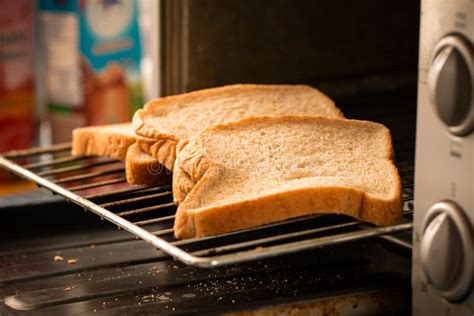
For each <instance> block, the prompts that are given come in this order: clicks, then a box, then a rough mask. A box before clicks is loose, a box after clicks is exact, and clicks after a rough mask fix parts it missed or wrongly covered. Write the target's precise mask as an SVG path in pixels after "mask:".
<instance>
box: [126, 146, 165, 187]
mask: <svg viewBox="0 0 474 316" xmlns="http://www.w3.org/2000/svg"><path fill="white" fill-rule="evenodd" d="M125 175H126V178H127V182H128V183H130V184H136V185H147V186H158V185H165V184H169V183H171V172H169V171H168V170H166V169H165V168H164V167H163V166H161V165H160V164H159V162H158V160H156V159H155V158H153V157H151V156H149V155H148V154H145V153H143V152H142V151H141V150H140V147H139V146H138V144H137V143H135V144H133V145H132V146H130V147H129V149H128V151H127V158H126V159H125Z"/></svg>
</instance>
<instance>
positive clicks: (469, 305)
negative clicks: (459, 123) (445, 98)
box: [412, 0, 474, 315]
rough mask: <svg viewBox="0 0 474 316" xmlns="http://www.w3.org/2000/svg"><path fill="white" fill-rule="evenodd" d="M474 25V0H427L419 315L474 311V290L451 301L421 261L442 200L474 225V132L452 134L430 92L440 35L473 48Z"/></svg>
mask: <svg viewBox="0 0 474 316" xmlns="http://www.w3.org/2000/svg"><path fill="white" fill-rule="evenodd" d="M460 20H464V23H463V22H462V21H460ZM473 23H474V2H473V1H469V0H468V1H463V0H456V1H442V0H423V1H422V6H421V24H420V49H419V72H418V109H417V135H416V162H415V201H414V208H415V216H414V231H413V268H412V287H413V314H414V315H472V314H473V313H474V294H473V291H472V288H471V290H470V292H468V294H467V295H466V296H464V297H463V298H462V299H461V300H460V301H457V302H455V303H452V302H449V301H448V300H446V299H444V298H443V297H441V296H440V295H439V293H437V292H436V291H435V290H434V288H433V287H432V286H431V285H430V284H429V282H428V280H427V278H426V276H425V273H424V271H423V268H422V266H421V262H420V243H421V240H422V238H423V227H422V226H423V223H424V220H425V217H426V213H427V211H428V209H429V208H430V207H431V206H432V205H434V204H435V203H436V202H439V201H441V200H446V199H448V200H451V201H454V202H455V203H457V204H458V205H459V206H460V207H461V208H462V209H463V210H464V214H465V215H466V217H467V218H468V221H469V223H470V225H471V227H472V226H473V224H474V186H473V184H474V132H472V131H471V133H470V134H468V135H467V136H463V137H459V136H454V135H452V134H451V133H450V132H449V131H448V129H447V128H446V126H444V125H443V123H442V122H441V120H440V119H439V118H438V117H437V115H436V114H435V111H434V110H433V104H432V103H431V102H430V98H429V91H428V74H429V70H430V67H431V62H432V60H433V51H434V48H435V47H436V45H437V44H438V43H439V41H440V39H442V38H443V37H445V36H447V35H451V34H457V35H459V36H460V37H463V38H466V39H468V42H469V43H470V45H471V47H472V42H473V39H474V25H473ZM471 238H472V236H471ZM450 259H451V258H449V257H446V258H445V260H448V264H450V265H452V267H454V266H455V265H456V262H449V260H450Z"/></svg>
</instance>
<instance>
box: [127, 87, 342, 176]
mask: <svg viewBox="0 0 474 316" xmlns="http://www.w3.org/2000/svg"><path fill="white" fill-rule="evenodd" d="M288 114H294V115H322V116H328V117H342V113H341V111H340V110H339V109H338V108H337V107H336V106H335V105H334V102H333V101H332V100H331V99H329V98H328V97H327V96H326V95H324V94H323V93H321V92H320V91H318V90H317V89H314V88H311V87H308V86H302V85H254V84H238V85H230V86H224V87H219V88H212V89H205V90H200V91H195V92H191V93H186V94H181V95H176V96H170V97H164V98H159V99H156V100H153V101H150V102H148V103H147V104H145V106H144V107H143V109H141V110H138V111H137V112H136V113H135V115H134V117H133V121H132V122H133V126H134V128H135V131H136V133H137V134H139V135H141V136H144V137H147V138H148V140H144V141H141V140H139V141H138V142H139V144H140V147H141V149H142V150H143V151H145V152H148V153H149V154H151V155H152V156H153V157H155V158H157V159H158V161H159V162H160V163H161V164H163V165H164V166H165V167H166V168H168V169H170V170H173V166H174V161H175V154H176V144H177V142H178V141H179V140H181V139H187V138H188V137H190V136H192V135H195V134H196V133H198V132H199V131H201V130H203V129H205V128H207V127H210V126H213V125H217V124H222V123H226V122H232V121H237V120H240V119H242V118H247V117H255V116H278V115H288ZM149 139H154V140H156V141H155V142H152V141H149Z"/></svg>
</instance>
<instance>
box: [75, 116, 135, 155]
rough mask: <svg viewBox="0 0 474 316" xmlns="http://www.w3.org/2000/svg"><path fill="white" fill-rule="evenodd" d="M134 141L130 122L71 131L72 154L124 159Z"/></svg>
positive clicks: (133, 131) (133, 132)
mask: <svg viewBox="0 0 474 316" xmlns="http://www.w3.org/2000/svg"><path fill="white" fill-rule="evenodd" d="M135 141H136V136H135V130H134V129H133V127H132V124H131V123H122V124H111V125H97V126H87V127H80V128H76V129H74V130H73V131H72V150H71V152H72V154H73V155H84V156H102V157H110V158H113V159H118V160H125V157H126V155H127V150H128V147H130V146H131V145H132V144H134V143H135Z"/></svg>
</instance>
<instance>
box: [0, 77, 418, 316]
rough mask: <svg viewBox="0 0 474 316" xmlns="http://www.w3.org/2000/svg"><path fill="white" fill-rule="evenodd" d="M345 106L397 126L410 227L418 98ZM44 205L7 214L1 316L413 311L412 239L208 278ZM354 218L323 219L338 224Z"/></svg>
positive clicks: (341, 247) (356, 245) (229, 269)
mask: <svg viewBox="0 0 474 316" xmlns="http://www.w3.org/2000/svg"><path fill="white" fill-rule="evenodd" d="M336 102H337V103H338V104H340V106H341V109H342V110H343V112H344V113H345V115H346V116H347V117H350V118H360V119H369V120H373V121H377V122H380V123H383V124H385V125H386V126H388V127H389V128H390V130H391V132H392V137H393V142H394V147H395V156H396V161H397V163H398V164H399V167H400V168H405V169H403V170H405V171H403V172H402V169H400V171H401V176H402V179H403V187H404V194H405V197H406V198H405V210H407V211H408V212H407V214H406V215H405V217H406V218H407V219H408V220H409V219H411V215H410V213H409V211H410V210H411V211H412V210H413V209H412V208H413V205H412V198H413V184H412V183H413V158H414V143H415V120H416V117H415V113H416V112H415V108H416V106H415V104H416V90H415V89H414V88H413V87H410V86H402V87H399V88H397V89H396V90H395V91H384V92H377V93H375V92H373V93H368V94H358V95H352V96H343V97H339V98H337V99H336ZM346 104H347V106H346ZM37 196H41V198H36V199H37V200H38V201H42V202H37V203H35V202H34V201H31V199H30V200H29V201H28V200H25V201H22V202H21V203H18V202H17V204H16V206H14V205H13V206H12V205H9V206H8V207H3V208H2V209H1V212H2V221H1V222H0V234H1V236H2V237H1V242H0V258H1V260H0V262H1V265H2V266H1V267H0V283H1V284H2V286H1V290H0V297H1V300H2V301H3V303H2V304H1V305H0V312H1V314H7V315H8V314H12V315H14V314H16V313H17V312H18V311H23V312H25V311H26V312H27V313H28V312H31V313H35V312H44V313H58V314H67V313H78V314H81V313H91V312H95V313H105V314H113V313H117V314H122V313H127V314H128V313H158V314H159V313H160V312H163V313H167V312H168V313H178V314H179V313H185V314H188V313H197V314H199V313H203V312H205V313H210V314H212V313H215V314H220V313H238V312H241V311H242V310H244V311H245V310H256V309H261V308H268V306H279V305H285V306H295V307H294V308H297V309H301V308H304V307H301V306H306V305H308V304H310V305H308V306H312V308H314V306H313V305H311V304H314V302H315V301H316V302H319V305H318V306H317V308H318V309H324V308H333V309H335V310H340V309H341V308H347V304H349V303H348V302H350V304H349V305H351V306H352V307H351V308H352V309H353V310H354V311H358V312H364V311H365V312H367V313H370V311H372V312H374V311H380V310H384V311H390V312H394V313H401V314H402V313H404V312H407V311H409V310H410V306H411V301H410V300H411V291H410V267H411V249H410V246H409V245H410V244H411V234H410V231H407V232H402V233H398V234H397V235H392V237H396V240H399V241H402V243H400V242H398V243H397V242H393V241H392V240H390V237H389V238H381V237H374V238H370V239H364V240H359V241H356V242H349V243H343V244H338V245H333V246H330V247H323V248H321V249H312V250H309V251H302V252H298V253H294V254H289V255H284V256H278V257H275V258H270V259H262V260H258V261H252V262H248V263H240V264H235V265H230V266H226V267H221V268H214V269H206V268H196V267H190V266H187V265H184V264H182V263H180V262H179V261H176V260H173V259H171V258H170V257H169V256H167V255H165V254H164V253H163V252H161V251H158V250H156V249H154V248H153V247H151V246H150V245H148V244H147V243H145V242H143V241H141V240H136V239H135V238H134V237H133V236H132V235H130V234H129V233H128V232H125V231H123V230H117V228H116V227H115V226H114V225H111V224H110V223H108V222H107V221H101V220H99V218H98V217H97V216H96V215H95V214H92V213H90V212H84V210H83V209H82V208H79V207H77V206H76V205H74V204H72V203H68V202H64V200H63V199H62V198H61V197H57V196H53V195H52V194H51V193H50V192H48V191H46V190H44V189H39V190H38V192H37ZM25 199H27V198H25ZM45 200H46V202H45ZM166 202H167V200H163V201H162V203H166ZM142 206H145V207H146V205H142ZM169 212H170V214H171V213H172V210H170V211H169ZM345 220H347V221H349V219H348V218H347V219H346V218H344V217H339V216H329V217H327V218H326V219H324V221H326V222H327V223H329V224H331V225H332V224H338V223H341V222H342V223H344V221H345ZM319 221H321V220H319ZM317 224H318V219H314V220H313V222H308V223H307V225H317ZM153 225H156V229H162V226H160V225H161V224H160V223H158V224H152V226H150V227H149V229H151V230H153V227H154V226H153ZM275 229H282V228H281V227H277V228H275ZM407 244H408V246H407ZM217 245H218V243H217ZM210 246H212V245H210ZM56 256H60V257H61V258H62V260H61V261H59V260H58V259H55V257H56ZM56 258H57V257H56ZM71 259H72V260H73V261H71V262H69V260H71ZM336 298H337V299H336ZM311 302H313V303H311ZM343 302H345V303H343ZM292 304H293V305H292ZM305 304H306V305H305ZM341 304H342V305H341ZM344 304H346V305H344ZM328 306H329V307H328ZM341 306H342V307H341ZM344 306H345V307H344Z"/></svg>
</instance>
